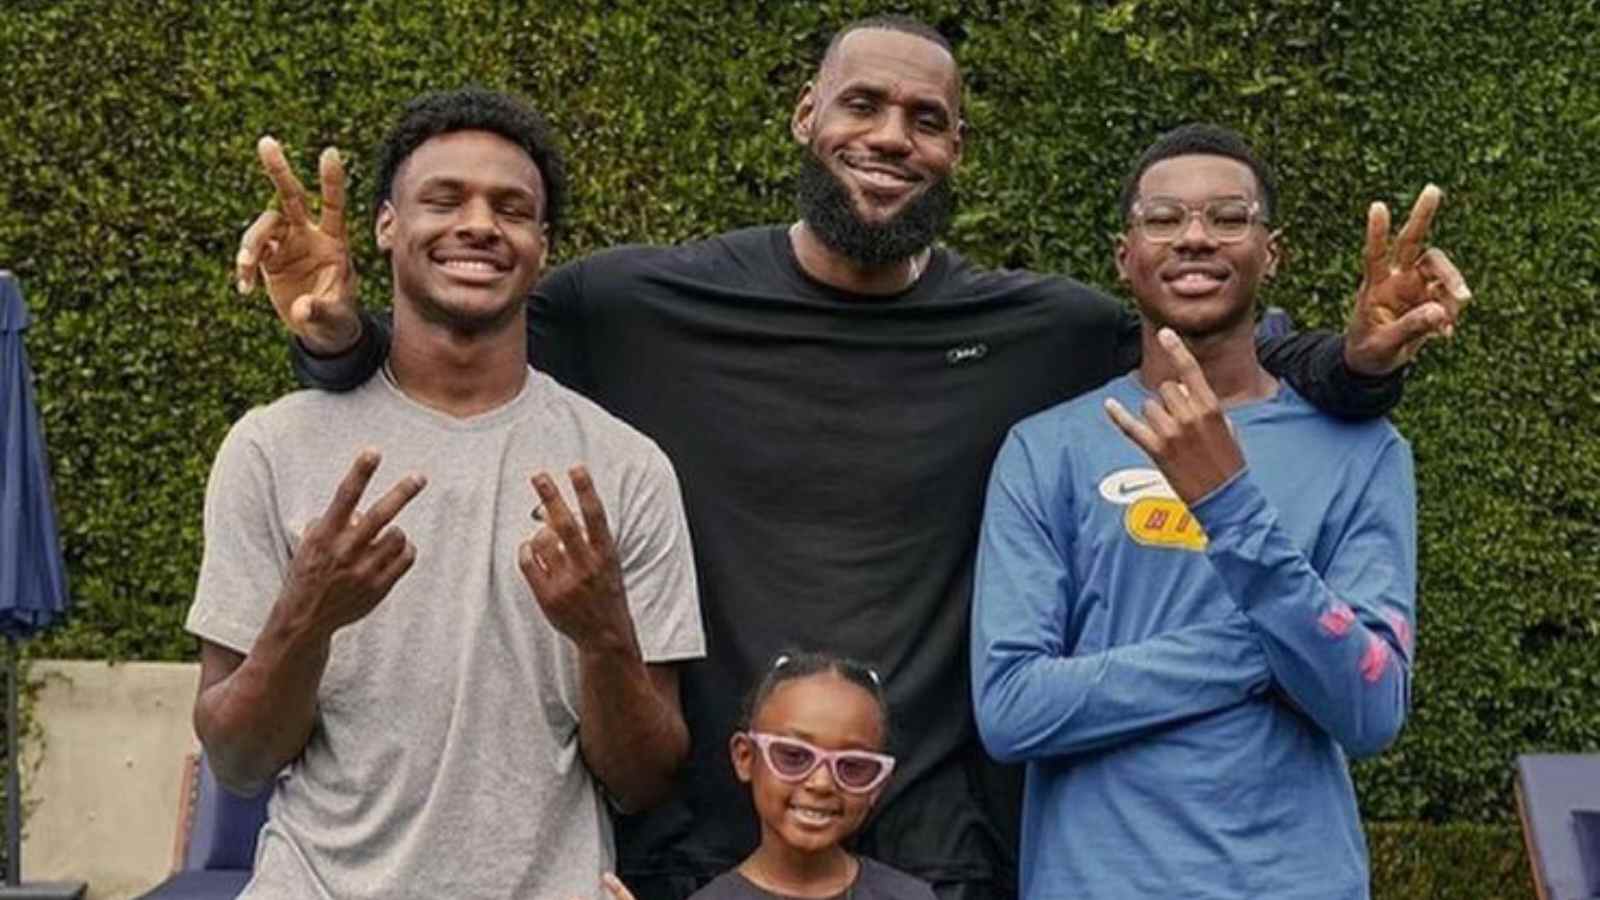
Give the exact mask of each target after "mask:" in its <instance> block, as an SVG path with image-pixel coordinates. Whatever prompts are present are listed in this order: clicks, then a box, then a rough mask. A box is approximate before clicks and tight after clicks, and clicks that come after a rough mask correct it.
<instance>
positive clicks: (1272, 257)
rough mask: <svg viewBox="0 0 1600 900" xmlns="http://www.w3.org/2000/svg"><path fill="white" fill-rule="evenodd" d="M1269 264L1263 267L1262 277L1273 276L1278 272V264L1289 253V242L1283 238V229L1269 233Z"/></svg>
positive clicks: (1267, 247) (1267, 251) (1267, 250)
mask: <svg viewBox="0 0 1600 900" xmlns="http://www.w3.org/2000/svg"><path fill="white" fill-rule="evenodd" d="M1266 253H1267V264H1266V265H1265V266H1262V267H1261V277H1263V278H1272V277H1274V276H1275V275H1277V274H1278V266H1279V265H1280V264H1282V263H1283V262H1284V258H1285V255H1286V253H1287V242H1286V241H1285V240H1284V238H1283V229H1282V228H1279V229H1278V230H1277V231H1274V232H1272V233H1271V234H1269V235H1267V246H1266Z"/></svg>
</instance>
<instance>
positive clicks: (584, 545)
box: [517, 466, 637, 650]
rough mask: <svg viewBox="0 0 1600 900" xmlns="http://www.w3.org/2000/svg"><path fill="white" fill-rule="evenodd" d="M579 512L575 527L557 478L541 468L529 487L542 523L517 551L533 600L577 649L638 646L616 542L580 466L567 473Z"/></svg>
mask: <svg viewBox="0 0 1600 900" xmlns="http://www.w3.org/2000/svg"><path fill="white" fill-rule="evenodd" d="M568 475H569V477H570V478H571V479H572V489H573V491H574V492H575V493H576V494H577V497H578V508H579V509H580V510H582V511H583V525H581V526H580V525H579V524H578V521H577V519H576V518H574V517H573V515H572V511H571V509H570V508H568V506H567V503H566V501H565V500H563V499H562V498H561V492H560V491H559V490H557V489H556V483H555V479H553V478H551V477H550V476H549V474H547V473H545V472H540V473H539V474H537V475H535V476H534V477H533V488H534V490H535V491H536V492H537V493H538V495H539V500H540V502H541V503H542V515H543V518H544V525H543V526H542V527H541V528H540V529H539V530H538V531H537V532H535V533H534V535H533V537H531V538H529V539H528V540H526V541H524V542H523V543H522V546H521V547H519V548H518V550H517V564H518V566H519V567H520V568H521V569H522V575H523V577H524V578H526V579H527V580H528V586H529V587H530V588H532V589H533V596H534V599H536V600H538V601H539V608H540V609H542V610H543V611H544V614H545V618H547V619H549V620H550V624H551V625H554V626H555V627H556V630H557V631H560V632H561V633H562V634H564V635H566V636H567V637H569V638H571V639H572V642H573V643H575V644H577V645H578V648H579V649H580V650H591V649H596V650H597V649H607V648H609V649H623V650H628V649H636V647H637V642H636V639H635V637H634V633H633V620H632V618H631V617H630V616H629V615H628V601H627V594H626V592H625V590H624V588H623V584H622V565H621V563H620V562H619V561H618V559H617V545H616V542H615V541H614V540H612V537H611V527H610V525H609V524H607V522H606V511H605V508H604V506H602V505H601V503H600V497H599V496H598V495H597V494H596V493H595V490H594V481H593V479H591V478H590V476H589V471H588V470H587V469H586V468H584V467H583V466H574V467H573V468H572V470H571V471H570V472H569V473H568Z"/></svg>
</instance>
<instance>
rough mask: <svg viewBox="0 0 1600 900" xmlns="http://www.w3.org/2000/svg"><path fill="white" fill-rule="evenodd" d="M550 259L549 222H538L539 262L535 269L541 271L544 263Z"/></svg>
mask: <svg viewBox="0 0 1600 900" xmlns="http://www.w3.org/2000/svg"><path fill="white" fill-rule="evenodd" d="M549 259H550V223H549V222H540V223H539V264H538V266H537V268H536V269H535V271H537V272H540V273H543V272H544V264H545V262H546V261H548V260H549Z"/></svg>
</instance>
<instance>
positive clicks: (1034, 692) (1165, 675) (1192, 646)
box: [973, 615, 1271, 762]
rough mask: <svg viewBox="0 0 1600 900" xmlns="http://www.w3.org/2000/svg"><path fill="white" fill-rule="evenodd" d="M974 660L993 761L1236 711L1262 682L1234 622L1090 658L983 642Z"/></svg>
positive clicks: (1257, 651)
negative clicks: (1223, 711) (1232, 710)
mask: <svg viewBox="0 0 1600 900" xmlns="http://www.w3.org/2000/svg"><path fill="white" fill-rule="evenodd" d="M983 632H984V629H983V628H982V627H981V626H980V629H979V632H978V633H980V634H982V633H983ZM979 652H980V653H981V654H982V656H981V658H980V659H979V660H978V665H977V671H976V672H974V677H973V684H974V693H975V696H974V706H975V708H976V711H977V719H978V730H979V733H980V734H981V736H982V737H983V741H984V745H985V746H986V747H987V748H988V749H989V753H990V754H991V755H992V756H994V757H995V758H996V759H998V760H1000V761H1002V762H1017V761H1022V760H1029V759H1041V758H1047V757H1056V756H1067V755H1071V754H1075V753H1084V752H1088V751H1092V750H1101V749H1104V748H1106V747H1110V746H1114V745H1116V744H1120V743H1124V742H1127V741H1132V740H1137V739H1139V738H1142V737H1144V736H1146V735H1148V734H1150V733H1152V732H1154V731H1157V730H1159V729H1162V728H1166V727H1168V726H1170V725H1172V724H1174V723H1177V722H1182V721H1185V720H1187V719H1192V718H1195V717H1197V716H1202V715H1205V714H1208V713H1212V712H1215V711H1217V710H1220V709H1226V708H1228V707H1231V706H1235V705H1237V704H1239V703H1241V702H1243V701H1245V700H1248V699H1249V698H1250V697H1252V696H1255V695H1257V694H1260V693H1262V692H1263V691H1265V690H1266V688H1267V686H1268V685H1269V684H1270V683H1271V676H1270V672H1269V670H1268V667H1267V661H1266V657H1265V655H1264V653H1263V650H1262V647H1261V644H1260V642H1259V641H1258V640H1257V638H1256V635H1255V631H1254V629H1253V628H1251V626H1250V623H1249V622H1248V621H1246V620H1245V619H1244V617H1243V616H1242V615H1230V616H1229V617H1228V618H1227V619H1224V620H1220V621H1217V622H1208V623H1204V624H1200V625H1194V626H1190V627H1188V628H1183V629H1179V630H1177V631H1172V632H1168V633H1166V634H1161V635H1157V636H1155V637H1152V638H1149V639H1147V640H1144V641H1140V642H1137V643H1133V644H1125V645H1122V646H1119V647H1113V648H1111V649H1109V650H1105V651H1102V652H1099V653H1088V654H1083V655H1074V656H1058V655H1054V654H1052V653H1049V652H1047V651H1045V650H1044V648H1042V647H1040V646H1038V645H1036V644H1035V645H1031V646H1030V644H1029V643H1028V642H1027V641H1026V640H1025V639H1024V640H1022V641H1017V640H1012V639H1005V638H995V639H991V640H986V641H985V646H983V647H980V648H979Z"/></svg>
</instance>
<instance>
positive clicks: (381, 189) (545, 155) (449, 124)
mask: <svg viewBox="0 0 1600 900" xmlns="http://www.w3.org/2000/svg"><path fill="white" fill-rule="evenodd" d="M455 131H489V132H493V133H494V134H498V135H500V136H501V137H503V138H505V139H506V140H508V141H510V142H511V143H513V144H516V145H517V146H518V147H521V148H522V149H523V150H524V151H525V152H526V153H527V154H528V156H529V157H531V158H532V159H533V164H534V165H535V166H538V168H539V175H540V176H541V177H542V178H543V179H544V208H543V210H542V221H543V222H544V224H545V227H546V229H547V231H548V234H549V240H550V241H552V242H553V241H554V239H555V233H556V231H557V230H558V229H559V228H560V226H561V219H562V213H563V212H564V211H565V209H564V207H565V205H566V199H567V171H566V165H565V164H564V163H563V162H562V159H561V150H560V149H559V148H558V147H557V146H556V142H555V136H554V135H553V134H552V133H551V131H550V126H548V125H546V124H545V121H544V118H543V117H542V116H540V115H539V113H538V112H536V111H535V110H534V109H533V107H531V106H529V105H528V104H526V103H524V102H522V101H521V100H518V99H517V98H515V97H512V96H511V95H509V94H502V93H500V92H499V91H491V90H486V89H484V88H478V87H468V88H461V89H460V90H454V91H438V92H435V93H431V94H423V95H422V96H420V97H417V98H415V99H413V100H412V101H411V102H409V103H407V104H406V108H405V112H404V113H403V114H402V115H401V117H400V121H399V122H398V123H396V125H395V127H394V128H393V129H392V130H390V132H389V134H388V135H387V136H386V137H385V138H384V139H383V142H382V143H380V144H379V145H378V149H377V153H376V154H375V155H376V157H377V159H378V184H377V188H376V189H375V191H374V196H373V205H372V208H373V210H374V211H377V210H380V209H382V208H383V204H384V203H385V202H387V201H388V200H389V197H390V195H391V194H392V192H393V190H394V176H395V173H396V172H398V171H399V169H400V166H401V165H402V164H403V163H404V162H405V161H406V159H407V158H408V157H410V156H411V154H412V153H414V152H415V151H416V149H417V148H418V147H420V146H422V145H423V143H424V142H426V141H427V140H428V139H429V138H433V137H438V136H439V135H441V134H449V133H451V132H455Z"/></svg>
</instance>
